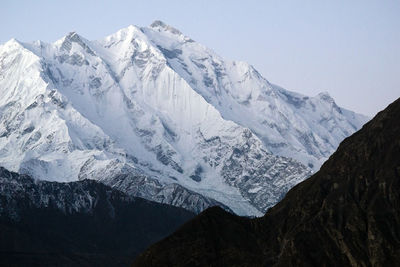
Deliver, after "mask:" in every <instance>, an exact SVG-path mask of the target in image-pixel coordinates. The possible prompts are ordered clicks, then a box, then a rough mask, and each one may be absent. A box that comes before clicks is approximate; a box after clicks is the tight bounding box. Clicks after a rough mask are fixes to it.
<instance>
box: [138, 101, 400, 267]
mask: <svg viewBox="0 0 400 267" xmlns="http://www.w3.org/2000/svg"><path fill="white" fill-rule="evenodd" d="M399 122H400V99H398V100H396V101H395V102H394V103H392V104H391V105H389V106H388V107H387V108H386V109H385V110H384V111H382V112H380V113H378V115H377V116H376V117H375V118H374V119H373V120H372V121H370V122H368V123H367V124H366V125H364V127H363V128H362V129H361V130H360V131H358V132H356V133H355V134H353V135H352V136H351V137H349V138H347V139H345V140H344V141H343V142H342V143H341V144H340V146H339V148H338V149H337V151H336V152H335V153H334V154H333V155H332V156H331V157H330V158H329V160H328V161H327V162H326V163H325V164H324V165H323V166H322V167H321V170H320V171H319V172H317V173H316V174H314V175H313V176H312V177H311V178H309V179H307V180H306V181H304V182H302V183H300V184H298V185H297V186H295V187H294V188H293V189H291V190H290V191H289V192H288V193H287V195H286V196H285V198H284V199H283V200H282V201H281V202H279V203H278V204H277V205H276V206H274V207H273V208H271V209H269V210H268V212H267V213H266V214H265V216H264V217H262V218H258V219H247V218H242V217H238V216H234V215H232V214H229V213H226V212H224V211H223V210H221V209H220V208H212V209H208V210H206V211H205V212H203V213H201V214H200V215H198V216H197V217H195V218H194V219H193V220H192V221H190V222H188V223H186V224H185V225H184V226H183V227H181V228H180V229H179V230H178V231H177V232H176V233H174V234H173V235H171V236H169V237H167V238H166V239H164V240H163V241H161V242H159V243H157V244H155V245H152V246H151V247H150V248H149V249H148V250H147V251H146V252H144V253H143V254H141V256H139V257H138V258H137V259H136V261H135V263H134V266H189V265H190V266H396V265H398V264H399V262H400V123H399Z"/></svg>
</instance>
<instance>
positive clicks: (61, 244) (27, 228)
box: [0, 168, 194, 266]
mask: <svg viewBox="0 0 400 267" xmlns="http://www.w3.org/2000/svg"><path fill="white" fill-rule="evenodd" d="M193 216H194V214H193V213H191V212H189V211H186V210H184V209H180V208H176V207H171V206H168V205H162V204H159V203H154V202H150V201H147V200H144V199H141V198H133V197H129V196H127V195H126V194H123V193H121V192H119V191H117V190H115V189H112V188H110V187H108V186H105V185H103V184H101V183H98V182H95V181H90V180H84V181H79V182H70V183H57V182H46V181H34V180H33V179H32V178H31V177H29V176H25V175H19V174H17V173H13V172H9V171H7V170H5V169H4V168H0V237H1V238H0V254H1V257H0V265H2V266H5V265H7V266H44V265H51V266H71V265H79V266H94V265H96V266H100V265H101V266H110V265H113V266H126V265H127V263H128V261H129V259H130V258H132V257H134V256H135V255H137V254H138V253H140V252H141V251H143V250H144V248H145V247H147V246H148V245H149V244H151V243H154V242H155V241H157V240H160V239H161V238H163V237H165V236H166V235H168V234H170V233H171V232H172V231H174V230H175V229H176V228H177V227H178V226H179V225H181V224H182V223H183V222H185V221H187V220H188V219H190V218H192V217H193Z"/></svg>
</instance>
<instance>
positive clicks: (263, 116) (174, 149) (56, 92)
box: [0, 21, 367, 216]
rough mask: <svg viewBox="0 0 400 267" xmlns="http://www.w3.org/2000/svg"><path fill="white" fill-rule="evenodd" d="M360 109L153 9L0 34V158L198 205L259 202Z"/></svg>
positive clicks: (260, 205) (297, 175) (30, 170)
mask: <svg viewBox="0 0 400 267" xmlns="http://www.w3.org/2000/svg"><path fill="white" fill-rule="evenodd" d="M366 120H367V118H366V117H365V116H362V115H359V114H356V113H354V112H351V111H348V110H345V109H343V108H340V107H338V106H337V105H336V103H335V102H334V100H333V99H332V98H331V97H329V95H327V94H320V95H318V96H315V97H306V96H303V95H300V94H296V93H293V92H290V91H287V90H285V89H283V88H280V87H278V86H275V85H272V84H270V83H269V82H268V81H267V80H265V79H264V78H263V77H262V76H261V75H260V74H259V73H258V72H257V71H256V70H255V69H254V68H253V67H252V66H251V65H249V64H247V63H244V62H235V61H234V62H231V61H228V60H224V59H223V58H221V57H220V56H218V55H216V54H215V53H214V52H212V51H211V50H210V49H208V48H206V47H204V46H203V45H201V44H199V43H197V42H195V41H193V40H192V39H190V38H188V37H186V36H184V35H183V34H182V33H181V32H180V31H178V30H177V29H174V28H173V27H171V26H168V25H166V24H165V23H162V22H160V21H156V22H155V23H153V24H152V25H151V26H150V27H141V28H139V27H136V26H129V27H127V28H125V29H121V30H120V31H118V32H116V33H114V34H112V35H110V36H107V37H105V38H103V39H101V40H97V41H89V40H86V39H85V38H84V37H82V36H80V35H79V34H77V33H74V32H72V33H69V34H68V35H66V36H65V37H63V38H62V39H60V40H59V41H57V42H55V43H52V44H48V43H44V42H40V41H38V42H34V43H22V42H19V41H17V40H10V41H9V42H7V43H5V44H4V45H1V46H0V166H3V167H6V168H7V169H9V170H12V171H15V172H18V173H22V174H28V175H30V176H32V177H34V178H35V179H41V180H49V181H54V180H57V181H61V182H68V181H77V180H81V179H95V180H100V181H103V182H105V183H107V184H109V185H112V186H114V185H115V186H118V187H117V189H119V190H121V191H123V192H126V193H128V192H130V193H134V196H141V197H144V198H147V199H150V200H156V201H161V202H164V203H170V204H174V205H178V206H181V207H185V208H188V209H190V210H192V211H195V212H198V211H201V210H203V209H204V208H207V207H210V206H213V205H215V204H218V205H221V206H222V207H225V208H226V207H229V209H231V210H232V211H234V212H235V213H237V214H239V215H252V216H254V215H257V216H261V215H262V214H264V212H265V211H266V210H267V209H268V208H269V207H271V206H272V205H273V204H275V203H276V202H277V201H278V200H279V199H281V197H282V196H283V195H284V194H285V193H286V192H287V190H288V189H289V188H291V187H292V186H294V185H295V184H297V183H299V182H301V181H303V180H304V179H305V178H307V177H309V176H310V175H311V173H312V171H315V170H317V169H318V168H319V166H320V165H321V164H322V162H324V161H325V160H326V159H327V157H328V156H329V155H330V154H331V153H332V152H333V151H334V150H335V148H336V147H337V145H338V144H339V142H340V141H341V140H343V138H345V137H346V136H348V135H350V134H351V133H353V132H354V131H356V130H357V129H359V128H360V127H361V125H362V124H363V123H364V122H365V121H366ZM121 177H125V180H126V181H124V182H123V183H121V181H120V180H119V179H120V178H121ZM113 178H115V179H117V180H116V181H112V179H113ZM139 184H140V185H142V186H141V187H138V188H136V189H134V188H133V187H132V186H129V185H139ZM171 188H175V189H179V190H171ZM167 192H169V193H171V194H173V195H168V196H167Z"/></svg>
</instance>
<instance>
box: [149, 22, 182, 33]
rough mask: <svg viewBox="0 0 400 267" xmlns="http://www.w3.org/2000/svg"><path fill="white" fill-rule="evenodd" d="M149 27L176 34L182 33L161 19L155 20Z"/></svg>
mask: <svg viewBox="0 0 400 267" xmlns="http://www.w3.org/2000/svg"><path fill="white" fill-rule="evenodd" d="M150 28H152V29H153V30H156V31H167V32H170V33H173V34H176V35H182V33H181V32H180V31H179V30H177V29H175V28H174V27H172V26H169V25H167V24H165V23H164V22H162V21H161V20H155V21H154V22H153V23H152V24H150Z"/></svg>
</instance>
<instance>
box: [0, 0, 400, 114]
mask: <svg viewBox="0 0 400 267" xmlns="http://www.w3.org/2000/svg"><path fill="white" fill-rule="evenodd" d="M0 9H1V16H0V42H1V43H4V42H6V41H8V40H9V39H11V38H13V37H14V38H17V39H18V40H21V41H32V40H38V39H40V40H43V41H47V42H53V41H55V40H57V39H59V38H61V37H62V36H64V35H65V34H66V33H68V32H70V31H77V32H78V33H79V34H81V35H83V36H84V37H86V38H87V39H98V38H101V37H103V36H106V35H108V34H111V33H113V32H115V31H117V30H118V29H120V28H123V27H126V26H128V25H130V24H134V25H138V26H147V25H149V24H150V23H151V22H152V21H154V20H156V19H160V20H162V21H164V22H166V23H167V24H170V25H172V26H174V27H176V28H178V29H180V30H181V31H182V32H183V33H184V34H186V35H188V36H190V37H191V38H192V39H194V40H196V41H198V42H200V43H203V44H205V45H206V46H208V47H210V48H212V49H213V50H214V51H216V52H217V53H218V54H220V55H221V56H223V57H225V58H227V59H235V60H243V61H247V62H249V63H250V64H252V65H254V66H255V67H256V69H258V70H259V72H260V73H261V74H262V75H263V76H264V77H265V78H266V79H268V80H269V81H270V82H272V83H275V84H278V85H280V86H282V87H284V88H286V89H288V90H292V91H297V92H300V93H303V94H306V95H310V96H313V95H316V94H317V93H319V92H321V91H327V92H329V94H331V95H332V96H333V97H334V98H335V100H336V102H337V104H338V105H340V106H343V107H346V108H349V109H352V110H354V111H357V112H360V113H364V114H367V115H374V114H375V113H376V112H377V111H379V110H381V109H383V108H384V107H386V106H387V105H388V104H389V103H390V102H392V101H394V100H395V99H396V98H398V97H400V1H398V0H397V1H394V0H393V1H389V0H388V1H385V0H380V1H378V0H377V1H367V0H363V1H355V0H351V1H348V0H347V1H338V0H335V1H334V0H332V1H327V0H326V1H324V0H318V1H305V0H298V1H284V0H280V1H261V0H260V1H251V0H243V1H233V0H230V1H222V0H220V1H217V0H214V1H194V0H191V1H171V0H168V1H150V0H143V1H118V0H113V1H100V0H97V1H83V0H81V1H72V0H69V1H65V0H64V1H55V0H53V1H50V0H49V1H39V0H37V1H18V0H14V1H11V0H2V1H1V7H0Z"/></svg>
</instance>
